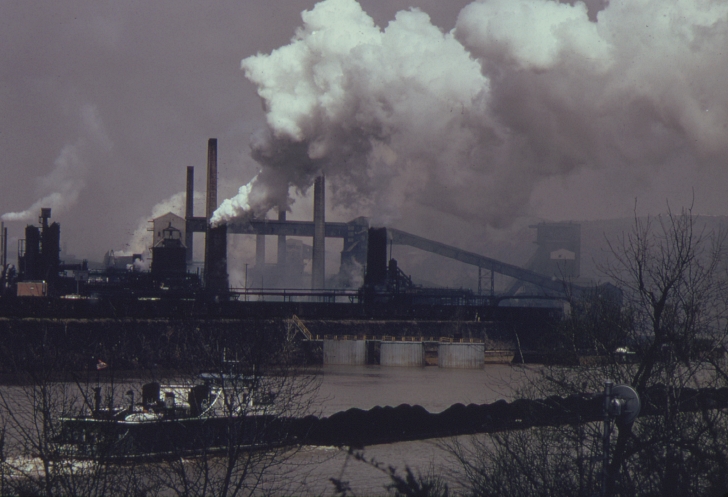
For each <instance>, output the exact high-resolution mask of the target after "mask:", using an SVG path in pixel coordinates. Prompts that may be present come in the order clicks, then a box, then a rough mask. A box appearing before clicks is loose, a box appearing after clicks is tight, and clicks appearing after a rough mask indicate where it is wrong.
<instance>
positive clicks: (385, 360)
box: [379, 342, 425, 367]
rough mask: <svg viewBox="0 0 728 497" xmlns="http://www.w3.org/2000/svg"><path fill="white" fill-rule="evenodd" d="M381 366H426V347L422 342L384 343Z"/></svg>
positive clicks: (380, 358) (380, 355)
mask: <svg viewBox="0 0 728 497" xmlns="http://www.w3.org/2000/svg"><path fill="white" fill-rule="evenodd" d="M379 364H381V365H382V366H409V367H421V366H424V365H425V347H424V345H423V344H422V342H382V345H381V349H380V352H379Z"/></svg>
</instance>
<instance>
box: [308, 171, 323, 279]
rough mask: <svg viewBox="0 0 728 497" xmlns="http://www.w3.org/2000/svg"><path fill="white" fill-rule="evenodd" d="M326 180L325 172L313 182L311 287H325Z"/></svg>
mask: <svg viewBox="0 0 728 497" xmlns="http://www.w3.org/2000/svg"><path fill="white" fill-rule="evenodd" d="M325 199H326V182H325V179H324V176H323V174H322V175H321V176H319V177H317V178H316V182H315V183H314V184H313V263H312V268H311V288H313V289H314V290H316V289H321V288H323V287H324V280H325V279H326V274H325V268H324V254H325V251H326V219H325V212H326V203H325Z"/></svg>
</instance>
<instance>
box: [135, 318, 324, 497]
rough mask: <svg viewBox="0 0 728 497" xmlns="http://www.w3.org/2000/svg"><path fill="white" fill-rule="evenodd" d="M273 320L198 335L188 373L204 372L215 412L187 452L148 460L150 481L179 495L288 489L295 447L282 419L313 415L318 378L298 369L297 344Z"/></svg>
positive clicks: (230, 493) (248, 493)
mask: <svg viewBox="0 0 728 497" xmlns="http://www.w3.org/2000/svg"><path fill="white" fill-rule="evenodd" d="M278 326H279V325H274V324H270V323H269V324H268V325H267V326H266V325H265V323H260V325H259V326H258V327H257V328H256V329H255V330H252V331H248V332H244V333H240V334H239V335H237V336H229V337H227V338H226V339H224V340H220V341H218V342H211V341H210V339H209V337H203V336H199V337H198V338H199V347H200V351H201V352H200V354H199V356H198V362H196V363H195V364H194V369H195V370H196V371H194V374H197V373H199V371H200V370H203V371H206V372H207V374H206V375H205V378H206V379H207V380H208V381H209V382H212V383H213V384H214V385H216V386H217V387H218V388H219V390H218V391H219V392H220V395H221V397H220V401H222V405H221V410H220V411H219V412H218V414H217V415H216V417H215V418H214V419H210V420H209V423H210V424H209V428H210V429H209V430H202V431H200V438H199V439H198V440H196V441H195V446H196V450H195V453H194V454H190V453H189V451H180V452H178V453H177V454H174V455H173V456H172V457H170V458H168V459H167V460H166V461H165V462H162V463H158V464H155V465H152V466H150V467H149V468H148V469H150V470H151V471H150V473H149V478H150V480H154V481H155V482H156V483H157V484H158V485H159V486H160V487H161V488H163V489H166V490H167V491H169V492H172V493H173V494H176V495H180V496H182V495H216V496H231V497H232V496H240V495H246V496H247V495H252V494H254V493H256V492H258V493H260V492H265V493H286V492H290V491H291V489H292V488H293V487H291V486H290V485H292V484H293V482H291V481H289V480H287V479H286V476H285V470H284V468H285V467H286V465H287V463H288V462H289V461H290V460H291V459H292V458H293V457H294V456H295V454H296V452H297V451H298V450H299V447H300V446H299V445H296V444H291V443H289V442H291V440H290V438H289V434H288V429H289V423H290V422H291V420H292V419H295V418H300V417H303V416H305V415H308V414H312V413H315V411H314V406H315V399H316V397H315V393H316V391H317V389H318V385H319V378H318V376H317V375H316V374H314V373H312V372H310V371H304V370H302V369H300V367H299V366H298V353H299V351H298V345H297V344H296V343H295V342H294V341H293V340H292V337H291V336H289V335H286V334H285V333H284V332H282V330H281V329H280V328H279V327H278ZM271 327H273V328H271ZM274 328H275V329H274ZM283 441H285V443H281V442H283ZM299 476H300V475H299Z"/></svg>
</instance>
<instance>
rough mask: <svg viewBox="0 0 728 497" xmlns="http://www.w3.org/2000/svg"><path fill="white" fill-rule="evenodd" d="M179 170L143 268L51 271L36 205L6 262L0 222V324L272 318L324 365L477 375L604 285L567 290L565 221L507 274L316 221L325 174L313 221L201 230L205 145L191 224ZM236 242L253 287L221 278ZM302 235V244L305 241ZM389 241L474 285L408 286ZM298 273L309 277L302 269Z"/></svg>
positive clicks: (572, 235)
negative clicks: (469, 276) (231, 242)
mask: <svg viewBox="0 0 728 497" xmlns="http://www.w3.org/2000/svg"><path fill="white" fill-rule="evenodd" d="M186 172H187V185H186V204H185V217H184V218H182V217H180V216H177V215H175V214H173V213H168V214H165V215H163V216H160V217H158V218H156V219H154V221H153V243H152V247H151V266H148V265H147V264H145V262H144V261H143V260H142V259H143V257H142V254H134V255H132V256H128V255H124V256H120V255H116V254H114V252H113V251H109V252H108V253H107V254H106V256H105V258H104V267H103V268H96V269H94V268H90V267H89V264H88V263H87V262H86V261H82V262H80V263H77V262H74V263H73V264H66V263H64V262H63V261H61V260H60V252H61V250H60V240H61V227H60V224H59V223H58V222H52V223H51V209H49V208H43V209H42V210H41V212H40V217H39V222H38V224H39V226H35V225H28V226H27V227H26V228H25V238H24V239H22V240H20V241H19V245H18V252H17V253H18V256H17V263H15V264H13V263H12V262H11V261H8V233H7V228H5V227H4V226H3V227H2V229H1V230H0V234H1V235H2V238H0V248H1V249H2V252H1V253H0V262H1V263H2V266H1V268H2V272H0V292H1V295H2V297H1V298H0V316H5V317H15V318H22V317H28V316H32V317H35V318H49V319H84V318H99V319H102V318H118V319H151V318H154V319H168V320H170V321H171V322H174V321H175V320H177V319H183V318H184V319H192V320H209V319H233V320H234V319H239V320H251V319H269V320H279V321H281V322H285V323H287V326H289V328H291V329H293V330H294V331H295V332H300V333H301V337H302V338H303V339H304V341H307V342H311V343H317V344H318V345H319V352H318V355H319V356H320V357H319V359H318V360H321V361H323V362H324V363H325V364H367V363H369V364H372V363H375V364H382V365H386V364H393V365H414V366H418V365H419V366H423V365H426V364H438V365H439V366H441V367H443V366H446V365H447V364H451V365H453V367H458V365H460V366H462V367H482V365H483V364H484V363H485V362H486V361H488V358H489V354H491V356H493V354H495V356H497V357H504V358H507V360H510V359H511V358H512V357H513V356H514V355H518V359H519V360H525V358H526V356H527V355H528V354H529V353H532V352H534V351H538V349H539V348H540V347H541V345H542V344H541V343H540V341H539V340H540V337H541V336H542V335H543V334H544V332H545V331H546V330H548V329H549V328H550V327H552V326H554V325H555V324H557V323H558V322H559V321H560V320H562V319H563V318H564V316H565V313H567V312H568V310H569V306H568V303H567V302H568V300H569V299H570V298H572V297H575V296H576V297H578V296H580V295H582V294H584V293H585V292H594V291H603V292H610V291H613V289H612V288H611V287H609V286H603V287H600V288H596V289H595V288H591V287H587V286H581V285H578V284H576V283H575V281H578V278H579V276H580V261H581V243H580V226H579V225H578V224H575V223H541V224H537V225H535V226H533V228H535V230H536V251H535V253H534V254H533V256H532V257H531V259H530V261H529V262H528V264H527V265H526V267H518V266H515V265H512V264H508V263H505V262H501V261H499V260H496V259H493V258H490V257H487V256H485V255H481V254H476V253H473V252H468V251H465V250H462V249H460V248H457V247H455V246H453V245H448V244H446V243H442V242H440V241H436V240H430V239H427V238H423V237H421V236H418V235H415V234H411V233H407V232H404V231H401V230H397V229H393V228H387V227H377V226H372V225H370V223H369V221H368V219H366V218H364V217H358V218H356V219H353V220H351V221H350V222H327V221H326V219H325V214H324V213H325V191H326V182H325V178H324V176H319V177H318V178H317V179H316V181H315V184H314V201H313V216H312V217H313V220H312V221H289V220H287V219H286V211H285V210H283V209H281V210H279V213H278V218H277V219H275V220H274V219H249V220H242V221H240V220H238V221H232V222H228V223H226V224H220V225H217V226H214V225H213V224H212V223H211V218H212V215H213V213H214V212H215V210H216V209H217V207H218V199H217V176H218V173H217V140H216V139H210V140H209V142H208V150H207V169H206V177H207V178H206V179H207V191H206V203H205V216H204V217H202V216H200V217H196V216H194V180H195V177H194V176H195V174H194V168H193V167H188V168H187V171H186ZM194 233H201V234H203V235H204V243H205V250H204V263H203V265H202V267H201V268H200V267H199V266H198V267H195V265H194V263H193V258H192V254H193V240H194V238H193V234H194ZM237 236H255V239H256V244H255V246H256V264H255V265H254V266H253V265H251V266H252V267H250V271H249V272H250V276H251V277H250V281H251V282H252V281H256V282H257V281H260V282H261V283H262V284H260V285H253V284H250V285H249V284H248V281H249V280H248V267H247V264H246V268H245V273H246V275H245V284H244V285H243V287H242V288H233V287H231V285H230V283H229V277H228V270H229V268H228V254H227V248H228V238H235V237H237ZM271 236H273V237H276V240H277V254H278V257H277V263H276V264H266V262H265V246H266V239H267V238H268V237H271ZM289 237H295V239H292V238H289ZM301 238H309V239H312V243H311V245H308V244H306V243H304V242H302V241H301V240H300V239H301ZM327 238H329V239H331V238H338V239H341V240H343V250H342V251H341V259H340V265H339V267H340V268H339V271H338V273H336V274H331V275H327V274H325V264H324V254H325V245H326V239H327ZM393 245H403V246H409V247H414V248H416V249H419V250H422V251H426V252H429V253H432V254H436V255H438V256H441V257H445V258H449V259H453V260H455V261H459V262H460V263H462V264H467V265H471V266H474V267H477V268H478V291H477V292H475V291H472V290H470V289H451V288H427V287H423V286H422V285H419V284H418V283H417V282H416V281H414V280H413V279H412V277H410V276H409V275H408V274H407V261H397V260H395V259H393V258H392V257H391V256H390V255H389V254H391V248H392V246H393ZM309 261H310V264H309ZM306 265H310V267H311V273H310V275H309V274H308V273H304V267H305V266H306ZM496 274H499V275H504V276H507V277H509V278H510V279H511V280H509V281H512V283H511V284H510V285H509V286H508V288H507V289H506V291H499V292H496V291H495V285H494V277H495V275H496ZM352 275H360V276H361V277H359V278H354V277H352ZM488 279H489V281H490V285H488V284H487V281H488ZM483 280H485V281H486V284H485V285H481V282H482V281H483ZM362 281H363V284H361V282H362ZM252 326H255V325H254V324H253V325H252ZM415 344H417V345H416V346H413V345H415ZM461 345H462V346H461ZM453 347H454V348H453ZM450 349H452V350H450ZM454 350H457V352H453V351H454ZM516 352H518V354H516ZM499 354H500V355H499Z"/></svg>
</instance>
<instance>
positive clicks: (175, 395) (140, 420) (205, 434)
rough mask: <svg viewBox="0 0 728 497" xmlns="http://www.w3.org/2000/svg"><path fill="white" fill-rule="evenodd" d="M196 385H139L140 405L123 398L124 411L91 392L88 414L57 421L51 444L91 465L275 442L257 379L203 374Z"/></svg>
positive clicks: (269, 399)
mask: <svg viewBox="0 0 728 497" xmlns="http://www.w3.org/2000/svg"><path fill="white" fill-rule="evenodd" d="M200 380H201V383H199V384H195V385H184V384H169V385H164V386H162V385H160V384H159V383H157V382H153V383H147V384H144V385H143V386H142V401H141V402H140V403H137V404H135V402H134V392H133V391H132V390H129V391H128V392H126V396H127V399H128V405H127V407H113V406H109V407H102V405H101V404H102V401H101V399H102V395H101V388H100V387H97V388H95V389H94V408H93V412H91V413H90V414H82V415H79V416H72V417H64V418H61V419H60V422H61V429H60V434H59V436H58V438H57V442H58V443H59V445H60V446H61V447H62V448H63V449H64V450H63V452H64V453H67V454H68V456H72V457H78V458H94V459H104V458H111V459H133V458H164V457H179V456H188V455H194V454H201V453H212V452H216V451H223V450H226V449H228V448H230V447H233V446H235V447H243V448H251V449H254V448H260V447H263V446H266V445H271V444H273V443H275V442H276V440H277V439H278V438H279V436H278V434H277V432H278V431H280V430H278V429H277V423H276V418H277V416H275V413H274V407H273V404H274V400H275V394H274V393H273V392H271V391H269V390H264V389H263V388H262V387H261V382H260V380H259V379H257V380H255V381H253V380H250V379H243V378H240V377H237V378H236V379H234V380H233V379H229V378H226V377H225V376H221V375H212V374H208V375H201V376H200ZM226 380H227V381H226Z"/></svg>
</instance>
